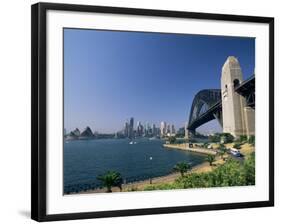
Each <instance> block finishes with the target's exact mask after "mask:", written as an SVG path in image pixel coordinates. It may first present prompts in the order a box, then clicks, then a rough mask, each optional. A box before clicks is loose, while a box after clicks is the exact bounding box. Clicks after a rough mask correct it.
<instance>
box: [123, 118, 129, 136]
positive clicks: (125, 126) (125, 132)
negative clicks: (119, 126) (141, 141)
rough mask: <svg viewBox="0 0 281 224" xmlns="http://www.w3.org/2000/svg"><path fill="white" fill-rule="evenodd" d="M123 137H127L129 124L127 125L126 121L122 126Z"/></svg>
mask: <svg viewBox="0 0 281 224" xmlns="http://www.w3.org/2000/svg"><path fill="white" fill-rule="evenodd" d="M124 136H125V137H129V123H128V121H126V122H125V124H124Z"/></svg>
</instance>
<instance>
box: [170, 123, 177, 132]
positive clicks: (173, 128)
mask: <svg viewBox="0 0 281 224" xmlns="http://www.w3.org/2000/svg"><path fill="white" fill-rule="evenodd" d="M171 134H176V129H175V125H173V124H172V126H171Z"/></svg>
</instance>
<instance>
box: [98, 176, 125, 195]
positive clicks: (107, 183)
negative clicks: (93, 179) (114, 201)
mask: <svg viewBox="0 0 281 224" xmlns="http://www.w3.org/2000/svg"><path fill="white" fill-rule="evenodd" d="M97 179H98V180H99V181H101V182H102V185H103V186H104V187H106V188H107V191H106V192H112V190H111V187H113V186H118V187H119V188H120V191H121V190H122V181H123V180H122V177H121V174H120V173H118V172H115V171H107V172H106V173H105V174H104V175H99V176H98V177H97Z"/></svg>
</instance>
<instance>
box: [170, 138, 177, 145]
mask: <svg viewBox="0 0 281 224" xmlns="http://www.w3.org/2000/svg"><path fill="white" fill-rule="evenodd" d="M168 140H169V142H170V144H175V143H176V141H177V138H176V137H175V136H170V137H169V139H168Z"/></svg>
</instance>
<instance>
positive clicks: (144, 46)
mask: <svg viewBox="0 0 281 224" xmlns="http://www.w3.org/2000/svg"><path fill="white" fill-rule="evenodd" d="M228 56H235V57H237V58H238V60H239V62H240V65H241V67H242V72H243V77H244V79H246V78H247V77H249V76H251V75H252V74H253V73H254V67H255V39H254V38H244V37H243V38H242V37H241V38H240V37H223V36H202V35H187V34H184V35H183V34H163V33H162V34H161V33H143V32H118V31H101V30H83V29H64V125H65V128H66V130H67V131H70V130H72V129H74V128H76V127H78V128H80V129H83V128H84V127H86V126H90V127H91V128H92V130H93V131H98V132H103V133H111V132H115V131H118V130H121V129H122V127H123V124H124V122H125V121H126V119H129V118H130V117H134V118H135V123H136V122H137V121H141V122H142V123H145V122H149V123H155V124H156V125H157V126H159V124H160V122H161V121H166V122H168V123H171V124H175V126H176V128H179V127H182V126H184V123H185V122H186V121H187V119H188V116H189V110H190V107H191V104H192V100H193V97H194V95H195V94H196V93H197V92H198V91H200V90H202V89H211V88H220V76H221V67H222V65H223V64H224V62H225V60H226V58H227V57H228ZM219 130H220V127H219V125H218V122H217V121H215V120H214V121H211V122H209V123H208V124H206V125H203V126H202V127H200V128H198V131H200V132H204V133H208V132H210V131H219Z"/></svg>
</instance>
